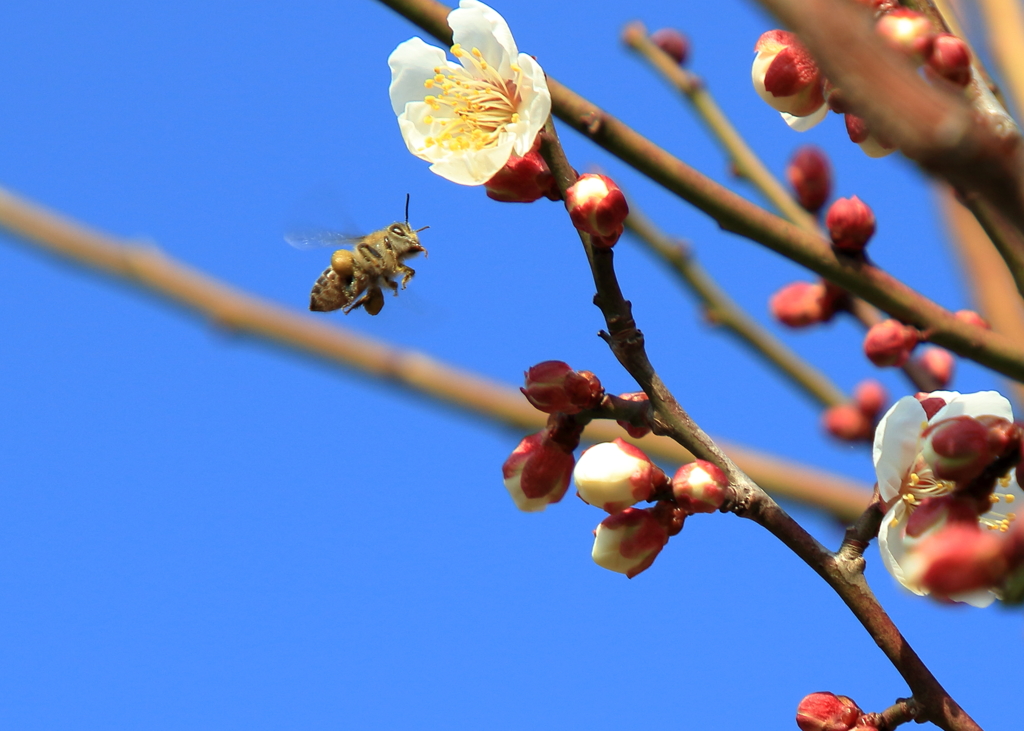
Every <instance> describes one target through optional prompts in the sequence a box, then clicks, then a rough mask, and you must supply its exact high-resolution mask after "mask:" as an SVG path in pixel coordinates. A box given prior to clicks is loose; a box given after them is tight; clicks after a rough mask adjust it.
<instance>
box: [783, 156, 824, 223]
mask: <svg viewBox="0 0 1024 731" xmlns="http://www.w3.org/2000/svg"><path fill="white" fill-rule="evenodd" d="M786 179H787V180H789V184H790V186H791V187H792V188H793V192H794V194H795V195H796V199H797V202H799V203H800V205H801V206H803V207H804V208H805V209H807V210H808V211H810V212H811V213H817V212H818V211H819V210H820V209H821V207H822V206H823V205H825V201H826V200H828V196H829V194H830V193H831V192H832V168H831V166H830V165H829V164H828V158H827V157H825V153H824V152H822V151H821V150H819V149H818V148H817V147H814V146H813V145H804V146H803V147H801V148H800V149H798V150H797V151H796V154H794V155H793V157H792V159H791V160H790V161H789V166H788V167H787V168H786Z"/></svg>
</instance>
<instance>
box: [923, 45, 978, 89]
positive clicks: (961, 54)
mask: <svg viewBox="0 0 1024 731" xmlns="http://www.w3.org/2000/svg"><path fill="white" fill-rule="evenodd" d="M928 68H930V69H931V70H932V71H934V72H935V73H936V74H938V75H939V76H941V77H942V78H944V79H946V81H949V82H952V83H953V84H955V85H957V86H967V85H968V84H969V83H970V82H971V49H969V48H968V47H967V44H966V43H965V42H964V40H963V39H962V38H958V37H957V36H955V35H953V34H952V33H939V34H938V35H937V36H935V43H934V44H933V45H932V51H931V53H930V54H929V55H928Z"/></svg>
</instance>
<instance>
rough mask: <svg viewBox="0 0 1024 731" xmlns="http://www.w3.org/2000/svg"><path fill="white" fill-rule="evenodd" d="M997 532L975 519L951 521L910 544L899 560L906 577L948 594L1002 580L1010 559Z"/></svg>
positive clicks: (945, 594)
mask: <svg viewBox="0 0 1024 731" xmlns="http://www.w3.org/2000/svg"><path fill="white" fill-rule="evenodd" d="M1005 544H1006V541H1004V540H1003V539H1002V537H1001V534H999V533H996V532H993V531H983V530H982V529H981V528H980V527H979V526H978V523H977V521H970V522H955V523H951V524H949V525H947V526H945V527H944V528H942V529H941V530H938V531H936V532H935V533H934V534H933V535H930V536H927V537H926V538H924V539H923V540H922V541H921V542H920V543H918V544H916V545H915V546H913V547H912V548H911V549H910V551H909V553H908V555H907V557H906V558H905V559H904V561H903V572H904V576H905V577H906V579H907V581H908V582H909V583H911V584H913V585H917V586H921V587H924V588H925V589H928V590H929V591H931V592H932V593H933V594H937V595H939V596H944V597H949V596H954V595H957V594H966V593H968V592H972V591H976V590H978V589H988V588H991V587H993V586H996V585H998V584H1000V583H1002V580H1003V578H1004V577H1005V575H1006V573H1007V571H1009V569H1010V562H1009V561H1008V560H1007V556H1006V551H1005V548H1006V546H1005Z"/></svg>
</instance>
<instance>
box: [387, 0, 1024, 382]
mask: <svg viewBox="0 0 1024 731" xmlns="http://www.w3.org/2000/svg"><path fill="white" fill-rule="evenodd" d="M381 2H382V3H384V4H385V5H387V6H388V7H391V8H393V9H394V10H396V11H397V12H399V13H401V14H402V15H404V16H405V17H406V18H408V19H409V20H411V21H412V22H414V23H416V24H417V25H419V26H421V27H422V28H424V29H425V30H427V31H428V32H430V33H431V34H433V35H434V36H435V37H437V38H438V39H440V40H441V41H442V42H444V43H451V29H450V28H449V27H448V23H447V16H448V12H449V8H448V7H446V6H445V5H442V4H441V3H438V2H436V0H381ZM858 17H859V16H858ZM922 83H923V82H922ZM548 88H549V90H550V91H551V99H552V112H553V113H554V114H555V115H556V116H557V117H559V118H560V119H562V120H563V121H565V122H566V123H567V124H569V125H570V126H571V127H573V129H575V130H576V131H578V132H580V133H581V134H583V135H585V136H586V137H587V138H589V139H591V140H593V141H594V142H595V143H597V144H598V145H600V146H601V147H603V148H605V149H606V150H608V151H609V152H611V153H612V154H613V155H615V156H617V157H619V158H620V159H621V160H623V161H624V162H626V163H627V164H629V165H631V166H633V167H634V168H635V169H636V170H638V171H639V172H641V173H643V174H644V175H647V176H648V177H649V178H651V179H652V180H654V181H655V182H657V183H659V184H660V185H662V186H664V187H665V188H666V189H668V190H670V191H672V192H673V193H676V194H677V195H678V196H680V197H681V198H683V199H684V200H686V201H689V202H690V203H692V204H693V205H695V206H697V207H698V208H700V209H701V210H702V211H704V212H705V213H707V214H708V215H710V216H711V217H712V218H713V219H714V220H716V221H717V222H718V223H719V225H720V226H722V228H724V229H726V230H728V231H732V232H733V233H737V234H739V235H741V236H744V237H747V238H749V239H752V240H754V241H757V242H759V243H761V244H763V245H764V246H767V247H768V248H770V249H772V250H773V251H776V252H778V253H779V254H782V255H783V256H786V257H788V258H789V259H792V260H793V261H795V262H796V263H798V264H801V265H802V266H805V267H807V268H808V269H810V270H812V271H814V272H817V273H818V274H820V275H821V276H823V277H825V278H826V279H828V280H830V281H832V282H834V283H835V284H837V285H839V286H840V287H843V288H844V289H846V290H848V291H850V292H852V293H853V294H855V295H858V296H860V297H862V298H864V299H866V300H868V301H869V302H871V303H872V304H874V305H876V306H877V307H879V308H881V309H882V310H884V311H885V312H887V313H889V314H890V315H892V316H893V317H895V318H897V319H899V320H901V321H903V322H906V323H908V324H911V325H914V326H915V327H917V328H918V329H920V330H921V331H922V332H924V334H925V335H926V338H927V339H928V340H930V341H931V342H933V343H935V344H936V345H941V346H943V347H945V348H947V349H948V350H951V351H953V352H954V353H958V354H959V355H962V356H964V357H965V358H970V359H971V360H974V361H977V362H978V363H981V364H982V365H985V366H988V367H989V368H991V369H992V370H995V371H997V372H999V373H1003V374H1004V375H1007V376H1009V377H1011V378H1015V379H1017V380H1020V381H1024V343H1017V342H1012V341H1010V340H1009V339H1008V338H1006V337H1004V336H1002V335H999V334H998V333H994V332H988V331H985V330H982V329H981V328H978V327H974V326H972V325H969V324H967V323H965V322H962V321H960V320H958V319H956V318H955V317H953V314H952V313H951V312H949V311H948V310H946V309H945V308H943V307H940V306H939V305H937V304H936V303H934V302H932V301H931V300H929V299H927V298H926V297H924V296H922V295H920V294H918V293H917V292H915V291H914V290H912V289H910V288H909V287H907V286H906V285H905V284H903V283H902V282H900V281H899V280H897V279H895V278H894V277H892V276H890V275H888V274H886V273H885V272H883V271H882V270H880V269H878V268H876V267H874V266H871V265H869V264H865V263H862V262H857V261H851V260H849V259H848V258H844V259H843V260H840V259H839V258H838V257H837V256H836V255H835V253H833V251H832V249H831V247H830V246H828V245H827V244H826V243H825V241H824V240H823V239H822V238H821V237H819V236H816V235H814V234H811V233H809V232H807V231H804V230H803V229H801V228H799V227H797V226H794V225H793V224H791V223H789V222H788V221H785V220H783V219H781V218H779V217H778V216H775V215H773V214H771V213H769V212H768V211H766V210H764V209H762V208H760V207H759V206H756V205H754V204H753V203H751V202H750V201H747V200H745V199H744V198H742V197H741V196H738V195H736V194H735V193H733V192H732V191H730V190H728V189H727V188H725V187H724V186H721V185H719V184H718V183H716V182H715V181H713V180H711V179H710V178H707V177H706V176H704V175H702V174H700V173H699V172H697V171H696V170H694V169H693V168H691V167H689V166H688V165H686V164H685V163H683V162H682V161H681V160H679V159H677V158H675V157H673V156H672V155H670V154H669V153H668V152H667V151H665V150H664V149H662V148H660V147H658V146H657V145H655V144H654V143H652V142H651V141H650V140H648V139H646V138H644V137H643V136H642V135H640V134H638V133H636V132H635V131H633V130H632V129H630V128H629V127H627V126H626V125H624V124H623V123H622V122H620V121H619V120H618V119H616V118H615V117H612V116H611V115H609V114H606V113H605V112H603V111H602V110H601V109H599V108H598V107H596V106H595V105H593V104H591V103H590V102H589V101H587V100H586V99H584V98H583V97H581V96H579V95H578V94H576V93H574V92H572V91H570V90H569V89H567V88H566V87H564V86H562V85H561V84H559V83H558V82H557V81H555V80H554V79H553V78H551V77H550V76H549V77H548Z"/></svg>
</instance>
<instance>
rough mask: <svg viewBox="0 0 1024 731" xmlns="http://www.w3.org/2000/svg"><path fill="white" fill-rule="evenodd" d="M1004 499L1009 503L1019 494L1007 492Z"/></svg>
mask: <svg viewBox="0 0 1024 731" xmlns="http://www.w3.org/2000/svg"><path fill="white" fill-rule="evenodd" d="M1003 499H1004V500H1006V502H1008V503H1012V502H1013V501H1014V500H1016V499H1017V496H1016V495H1014V494H1013V493H1012V492H1011V493H1007V494H1006V495H1003Z"/></svg>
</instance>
